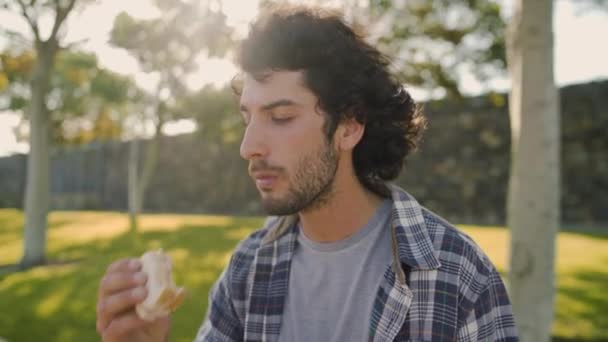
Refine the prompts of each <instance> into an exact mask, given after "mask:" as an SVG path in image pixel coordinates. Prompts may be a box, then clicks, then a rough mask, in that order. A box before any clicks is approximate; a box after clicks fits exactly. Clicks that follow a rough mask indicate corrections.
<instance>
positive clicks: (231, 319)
mask: <svg viewBox="0 0 608 342" xmlns="http://www.w3.org/2000/svg"><path fill="white" fill-rule="evenodd" d="M391 191H392V199H393V209H392V226H391V229H392V240H393V246H392V249H393V255H394V260H393V262H392V264H391V265H387V267H386V271H385V272H384V279H383V280H382V282H381V285H380V287H379V288H378V291H377V292H376V293H375V294H372V293H370V295H375V301H374V306H373V310H372V312H371V313H370V320H369V330H368V331H369V336H368V341H518V338H517V331H516V328H515V321H514V319H513V313H512V309H511V304H510V302H509V298H508V296H507V291H506V289H505V286H504V284H503V282H502V280H501V278H500V276H499V274H498V272H497V271H496V269H495V268H494V266H493V264H492V263H491V262H490V260H489V259H488V257H487V256H486V255H485V254H484V253H483V251H482V250H481V249H480V248H479V247H478V246H477V245H476V244H475V242H473V240H471V238H469V237H468V236H467V235H465V234H464V233H462V232H460V231H459V230H457V229H456V228H455V227H453V226H452V225H450V224H449V223H447V222H446V221H445V220H443V219H441V218H440V217H438V216H437V215H435V214H433V213H432V212H430V211H429V210H428V209H426V208H424V207H422V206H421V205H419V204H418V202H417V201H416V200H415V199H414V198H413V197H412V196H411V195H409V194H408V193H406V192H405V191H403V190H402V189H400V188H398V187H396V186H393V185H391ZM296 220H297V215H293V216H284V217H273V218H271V219H269V220H267V223H266V224H265V227H264V228H262V229H261V230H258V231H256V232H254V233H253V234H251V235H250V236H249V237H248V238H246V239H245V240H243V241H242V242H241V243H240V244H239V246H238V247H237V248H236V250H235V252H234V253H233V255H232V258H231V259H230V263H229V264H228V266H227V268H226V269H225V270H224V272H223V273H222V275H221V276H220V278H219V280H218V281H217V282H216V283H215V285H214V286H213V288H212V290H211V293H210V296H209V308H208V311H207V317H206V319H205V322H204V323H203V325H202V326H201V328H200V330H199V332H198V334H197V336H196V339H195V341H196V342H203V341H205V342H221V341H248V342H254V341H276V340H277V339H278V336H279V332H280V330H281V318H282V316H283V306H284V304H285V298H286V295H287V291H288V289H289V267H290V265H291V260H292V257H293V255H294V250H295V249H296V248H297V236H298V228H297V225H296ZM319 319H323V317H319Z"/></svg>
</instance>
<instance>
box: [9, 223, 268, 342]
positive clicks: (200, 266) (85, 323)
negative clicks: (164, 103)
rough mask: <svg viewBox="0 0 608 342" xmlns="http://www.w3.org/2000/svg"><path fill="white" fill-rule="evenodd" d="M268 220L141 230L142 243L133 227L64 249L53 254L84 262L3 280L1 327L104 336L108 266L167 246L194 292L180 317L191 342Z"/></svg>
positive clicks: (17, 337) (19, 332)
mask: <svg viewBox="0 0 608 342" xmlns="http://www.w3.org/2000/svg"><path fill="white" fill-rule="evenodd" d="M260 222H261V221H260V220H255V219H253V220H247V219H237V220H233V221H232V222H231V223H230V224H228V225H226V226H223V225H222V226H189V225H185V226H181V227H179V228H177V229H174V230H172V231H162V230H160V229H159V230H158V231H146V232H144V233H141V234H139V235H138V238H139V243H138V244H137V245H138V246H139V247H134V243H133V240H132V238H131V235H130V234H128V233H127V234H123V235H120V236H117V237H115V238H113V239H103V240H102V239H100V240H96V241H94V242H88V243H83V244H78V245H71V246H69V247H66V248H63V249H60V250H58V251H56V252H55V253H53V254H52V255H49V258H50V259H51V260H74V259H81V262H79V263H72V264H65V265H54V266H43V267H36V268H34V269H31V270H27V271H24V272H17V273H13V274H10V275H7V276H4V277H2V278H1V280H0V307H2V308H3V309H2V310H0V332H2V335H3V337H5V338H7V339H8V340H9V341H12V342H19V341H96V340H99V337H98V336H97V334H96V331H95V305H96V300H97V299H96V296H97V287H98V282H99V280H100V279H101V277H102V275H103V273H104V272H105V269H106V268H107V266H108V265H109V264H110V263H111V262H112V261H114V260H116V259H119V258H124V257H128V256H138V255H140V254H141V253H143V252H144V251H145V250H148V249H153V248H158V247H162V248H163V249H164V250H165V251H167V252H168V253H170V254H171V255H172V256H173V260H174V276H175V280H176V283H178V284H179V285H181V286H185V287H186V288H187V290H188V293H189V295H188V298H187V300H186V301H185V303H184V305H183V306H182V307H180V308H179V309H178V311H177V312H176V313H175V314H174V316H173V319H172V321H173V327H172V336H171V341H191V340H192V339H193V337H194V336H195V335H196V332H197V329H198V327H199V326H200V324H201V322H202V320H203V318H204V315H205V313H206V308H207V295H208V292H209V289H210V287H211V286H212V284H213V282H214V281H215V280H216V279H217V277H218V276H219V274H220V272H221V271H222V269H223V267H224V266H225V263H226V262H227V260H228V257H229V255H230V254H231V252H232V250H233V249H234V247H235V245H236V243H237V242H238V241H239V240H240V239H241V238H242V237H244V236H243V235H244V234H246V233H248V232H250V231H252V229H251V228H249V227H255V226H258V225H259V224H260ZM250 224H251V225H250ZM5 308H6V309H5ZM7 309H8V310H7Z"/></svg>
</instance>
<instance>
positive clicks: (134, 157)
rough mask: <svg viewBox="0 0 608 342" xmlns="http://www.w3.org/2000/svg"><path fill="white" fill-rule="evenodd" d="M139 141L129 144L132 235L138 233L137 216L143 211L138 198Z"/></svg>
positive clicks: (129, 191) (129, 194) (130, 224)
mask: <svg viewBox="0 0 608 342" xmlns="http://www.w3.org/2000/svg"><path fill="white" fill-rule="evenodd" d="M139 144H140V142H139V141H137V139H133V140H131V142H130V143H129V160H128V178H127V183H128V198H129V230H130V232H131V233H135V232H137V227H138V223H137V216H138V215H139V213H140V211H141V202H139V196H138V193H139V191H138V184H139V181H138V180H139V177H138V175H137V174H138V172H137V171H138V167H137V165H138V162H139V146H138V145H139Z"/></svg>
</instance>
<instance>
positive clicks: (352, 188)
mask: <svg viewBox="0 0 608 342" xmlns="http://www.w3.org/2000/svg"><path fill="white" fill-rule="evenodd" d="M341 166H343V165H341ZM341 169H342V170H344V169H345V168H344V167H339V168H338V172H337V173H336V177H335V179H334V184H333V188H332V192H331V195H330V198H329V199H328V201H327V203H325V204H324V205H323V206H322V207H319V208H314V209H310V210H304V211H301V212H299V214H298V215H299V218H300V226H301V228H302V230H303V231H304V234H306V236H307V237H308V238H309V239H311V240H313V241H317V242H335V241H340V240H342V239H344V238H346V237H348V236H350V235H353V234H355V233H356V232H357V231H359V230H360V229H362V228H363V227H364V226H365V224H366V223H367V222H368V221H369V220H370V219H371V218H372V217H373V216H374V214H375V213H376V211H377V210H378V208H379V207H380V204H381V203H382V200H383V199H382V198H381V197H380V196H378V195H376V194H374V193H372V192H371V191H369V190H367V189H365V188H364V187H363V186H362V185H361V183H359V181H358V179H357V177H356V175H355V174H354V172H353V170H352V168H348V170H347V171H346V172H344V171H342V172H341Z"/></svg>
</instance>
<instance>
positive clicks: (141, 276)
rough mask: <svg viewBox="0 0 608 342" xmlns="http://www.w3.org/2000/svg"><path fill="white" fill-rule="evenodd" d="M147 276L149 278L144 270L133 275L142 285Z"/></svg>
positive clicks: (136, 281)
mask: <svg viewBox="0 0 608 342" xmlns="http://www.w3.org/2000/svg"><path fill="white" fill-rule="evenodd" d="M147 278H148V276H147V275H146V274H145V273H144V272H137V273H135V275H134V276H133V279H134V280H135V283H137V284H140V285H143V284H145V283H146V279H147Z"/></svg>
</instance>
